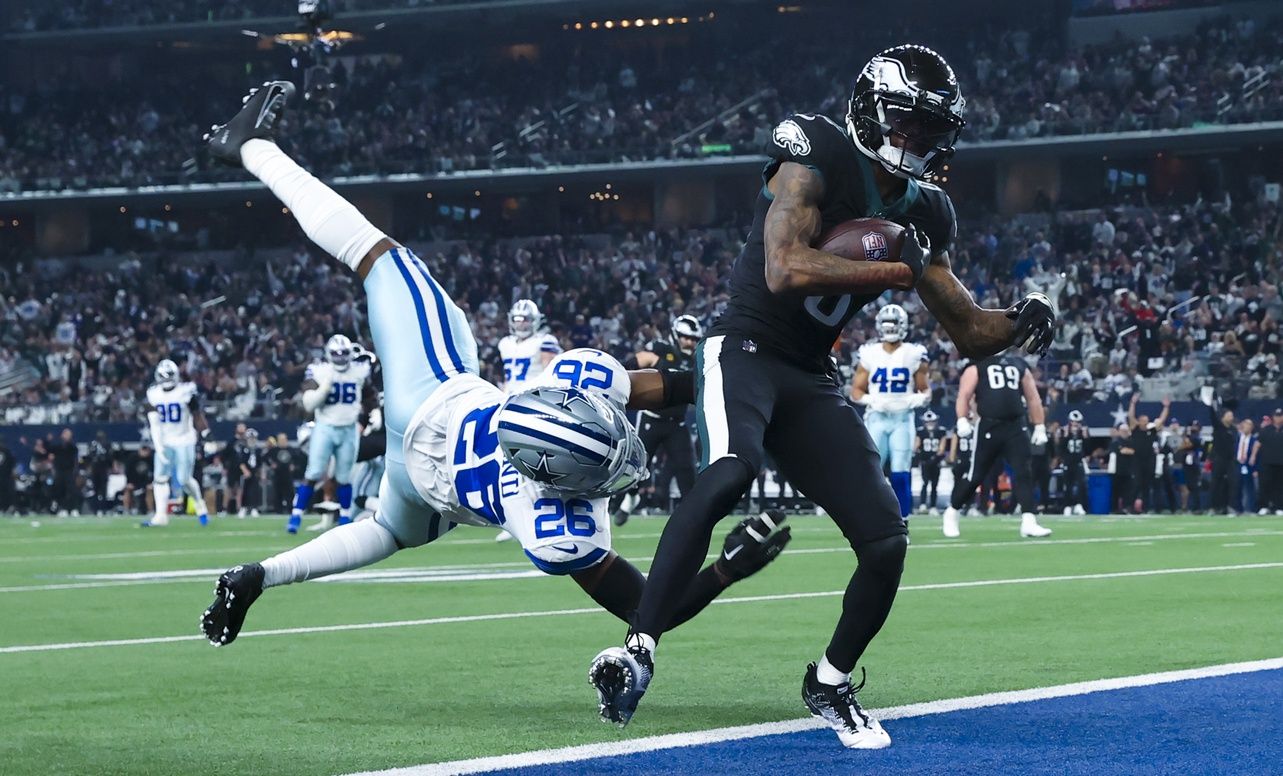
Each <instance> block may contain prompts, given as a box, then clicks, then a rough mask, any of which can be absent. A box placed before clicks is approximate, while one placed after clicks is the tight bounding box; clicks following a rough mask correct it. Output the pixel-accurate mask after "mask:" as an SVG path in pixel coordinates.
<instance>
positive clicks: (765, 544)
mask: <svg viewBox="0 0 1283 776" xmlns="http://www.w3.org/2000/svg"><path fill="white" fill-rule="evenodd" d="M784 519H785V515H784V513H783V512H781V511H780V510H778V509H768V510H766V511H765V512H763V513H762V514H760V515H756V516H754V517H747V518H744V519H743V520H741V521H740V522H739V525H737V526H735V529H734V530H732V531H731V532H730V533H729V534H727V535H726V541H725V542H723V543H722V554H721V555H719V556H718V558H717V560H716V561H714V562H713V565H714V566H715V567H716V568H717V572H718V573H719V574H720V575H721V576H722V577H723V578H724V579H726V580H729V581H730V582H738V581H739V580H741V579H744V578H745V577H750V576H752V575H754V574H756V573H757V572H759V571H761V570H762V569H763V568H765V567H766V564H768V563H770V562H771V561H773V560H775V558H776V556H777V555H779V554H780V553H781V552H783V551H784V547H785V546H786V545H787V544H788V543H789V542H790V541H791V540H792V539H793V535H792V533H791V532H790V528H789V527H788V526H784V527H783V528H780V526H781V525H782V524H783V523H784Z"/></svg>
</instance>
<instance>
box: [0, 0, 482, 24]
mask: <svg viewBox="0 0 1283 776" xmlns="http://www.w3.org/2000/svg"><path fill="white" fill-rule="evenodd" d="M467 1H468V2H476V1H477V0H467ZM457 2H463V0H330V2H329V7H330V9H331V10H332V11H333V12H335V13H340V14H342V13H348V12H352V11H376V10H381V9H384V8H389V9H390V8H415V7H425V6H432V5H447V4H450V3H457ZM295 7H296V4H295V3H292V2H290V0H169V1H168V2H165V3H156V2H153V1H152V0H72V1H71V2H59V3H47V2H42V1H41V0H28V2H25V3H14V7H13V10H12V12H11V14H10V16H9V24H8V26H9V29H10V30H11V31H13V32H39V31H45V30H79V29H95V28H100V27H133V26H146V25H151V24H179V23H193V22H219V21H235V20H250V19H255V18H261V17H273V18H275V17H281V16H291V15H292V13H291V11H293V10H294V8H295Z"/></svg>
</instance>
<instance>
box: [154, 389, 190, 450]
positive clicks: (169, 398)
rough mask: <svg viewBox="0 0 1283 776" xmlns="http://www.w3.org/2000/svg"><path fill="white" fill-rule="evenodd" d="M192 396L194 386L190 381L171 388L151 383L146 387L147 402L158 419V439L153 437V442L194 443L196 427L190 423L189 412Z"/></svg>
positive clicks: (172, 444) (160, 443) (165, 445)
mask: <svg viewBox="0 0 1283 776" xmlns="http://www.w3.org/2000/svg"><path fill="white" fill-rule="evenodd" d="M194 398H196V386H195V385H194V384H192V383H178V384H177V385H175V386H174V387H173V388H162V387H161V386H159V385H153V386H152V387H150V388H148V389H147V403H148V404H150V405H151V406H152V409H154V410H155V411H156V415H157V417H158V418H159V420H160V423H159V429H160V439H153V440H152V443H153V444H155V445H156V446H157V447H162V446H163V447H180V446H183V445H194V444H196V427H195V426H193V425H192V412H191V403H192V399H194Z"/></svg>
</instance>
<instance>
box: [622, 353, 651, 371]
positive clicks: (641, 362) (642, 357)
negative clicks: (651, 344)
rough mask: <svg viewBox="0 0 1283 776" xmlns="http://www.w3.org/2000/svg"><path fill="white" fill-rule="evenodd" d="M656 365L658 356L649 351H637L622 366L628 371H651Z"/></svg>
mask: <svg viewBox="0 0 1283 776" xmlns="http://www.w3.org/2000/svg"><path fill="white" fill-rule="evenodd" d="M658 364H659V354H658V353H654V352H652V351H649V350H639V351H637V352H636V353H634V354H633V357H632V358H630V359H628V360H627V361H625V362H624V366H626V367H628V368H629V369H652V368H654V367H655V366H656V365H658Z"/></svg>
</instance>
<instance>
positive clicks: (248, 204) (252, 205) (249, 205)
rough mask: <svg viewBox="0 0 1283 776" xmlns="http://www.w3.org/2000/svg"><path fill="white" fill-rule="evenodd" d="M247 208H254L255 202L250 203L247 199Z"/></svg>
mask: <svg viewBox="0 0 1283 776" xmlns="http://www.w3.org/2000/svg"><path fill="white" fill-rule="evenodd" d="M245 207H254V203H253V202H250V201H249V200H248V199H247V200H245Z"/></svg>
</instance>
